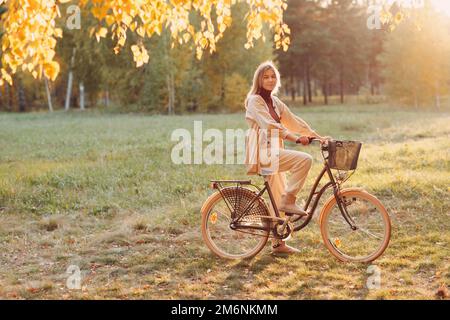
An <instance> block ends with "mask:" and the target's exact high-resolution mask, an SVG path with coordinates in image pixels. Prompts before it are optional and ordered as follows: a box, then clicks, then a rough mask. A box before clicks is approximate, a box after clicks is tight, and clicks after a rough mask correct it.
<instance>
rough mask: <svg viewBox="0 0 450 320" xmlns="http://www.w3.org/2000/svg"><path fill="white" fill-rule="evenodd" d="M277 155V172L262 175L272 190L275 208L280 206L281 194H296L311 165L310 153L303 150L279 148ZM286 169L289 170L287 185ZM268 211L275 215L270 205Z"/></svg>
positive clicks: (303, 182)
mask: <svg viewBox="0 0 450 320" xmlns="http://www.w3.org/2000/svg"><path fill="white" fill-rule="evenodd" d="M279 155H280V156H279V166H278V172H277V173H275V174H272V175H266V176H264V178H265V180H266V181H267V182H268V183H269V186H270V190H272V195H273V198H274V200H275V204H276V205H277V208H279V207H280V203H281V197H282V196H283V194H290V195H293V196H296V195H297V193H298V192H299V191H300V190H301V189H302V187H303V185H304V184H305V180H306V177H307V176H308V172H309V170H310V169H311V165H312V157H311V155H309V154H307V153H305V152H301V151H296V150H286V149H280V153H279ZM286 171H290V172H291V176H290V177H289V181H288V183H287V185H286ZM269 204H270V202H269ZM269 211H270V214H271V215H273V216H275V211H274V209H273V207H272V205H269ZM280 215H282V216H283V215H284V213H282V212H280Z"/></svg>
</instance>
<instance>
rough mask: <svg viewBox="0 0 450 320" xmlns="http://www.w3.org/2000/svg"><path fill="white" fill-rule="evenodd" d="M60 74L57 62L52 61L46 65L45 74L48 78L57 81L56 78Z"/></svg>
mask: <svg viewBox="0 0 450 320" xmlns="http://www.w3.org/2000/svg"><path fill="white" fill-rule="evenodd" d="M58 73H59V63H58V62H56V61H51V62H49V63H46V64H44V74H45V75H46V76H47V78H49V79H51V80H52V81H55V79H56V77H57V76H58Z"/></svg>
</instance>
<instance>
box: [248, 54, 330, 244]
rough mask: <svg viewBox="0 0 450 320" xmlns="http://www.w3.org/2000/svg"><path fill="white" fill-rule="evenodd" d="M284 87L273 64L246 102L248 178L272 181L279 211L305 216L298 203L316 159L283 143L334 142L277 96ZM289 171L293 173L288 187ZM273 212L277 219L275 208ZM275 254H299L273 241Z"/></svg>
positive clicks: (259, 74) (258, 76)
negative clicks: (255, 175) (258, 176)
mask: <svg viewBox="0 0 450 320" xmlns="http://www.w3.org/2000/svg"><path fill="white" fill-rule="evenodd" d="M280 86H281V83H280V74H279V72H278V70H277V68H276V67H275V65H274V64H273V63H272V62H271V61H266V62H263V63H262V64H260V65H259V67H258V68H257V69H256V72H255V75H254V77H253V85H252V88H251V90H250V91H249V93H248V94H247V99H246V101H245V109H246V113H245V120H246V121H247V123H248V125H249V127H250V130H249V131H248V134H247V136H246V156H245V164H246V166H247V174H249V175H252V174H260V175H263V176H264V178H265V179H266V181H268V183H269V186H270V188H271V190H272V193H273V197H274V200H275V203H276V205H277V207H278V210H279V211H281V212H289V213H304V211H303V210H302V208H300V207H299V206H298V205H296V203H295V202H296V195H297V193H298V192H299V191H300V190H301V189H302V187H303V185H304V183H305V180H306V177H307V175H308V172H309V170H310V168H311V164H312V157H311V156H310V155H309V154H307V153H305V152H300V151H295V150H286V149H284V142H283V140H289V141H293V142H295V143H301V144H302V145H308V144H309V138H310V137H314V138H318V139H320V140H322V141H325V140H327V139H330V138H329V137H321V136H320V135H318V134H317V133H316V132H315V131H314V130H312V129H311V128H310V127H309V125H308V124H307V123H306V122H305V121H303V120H302V119H301V118H299V117H297V116H296V115H294V114H293V113H292V112H291V111H290V110H289V108H288V107H287V106H286V105H285V104H284V103H283V102H282V101H281V100H280V99H279V98H278V97H276V96H275V95H274V94H276V93H277V92H278V89H279V88H280ZM268 159H269V160H268ZM286 171H290V172H291V177H290V179H289V181H288V182H287V184H286V174H285V172H286ZM270 211H271V214H272V215H275V213H274V211H273V208H272V206H270ZM272 252H274V253H295V252H299V250H298V249H295V248H292V247H290V246H288V245H286V243H285V242H284V241H281V240H273V241H272Z"/></svg>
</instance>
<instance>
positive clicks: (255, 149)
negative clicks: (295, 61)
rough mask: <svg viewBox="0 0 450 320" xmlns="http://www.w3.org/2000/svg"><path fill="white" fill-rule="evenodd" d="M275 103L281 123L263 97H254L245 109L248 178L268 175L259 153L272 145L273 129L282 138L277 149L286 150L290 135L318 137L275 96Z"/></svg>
mask: <svg viewBox="0 0 450 320" xmlns="http://www.w3.org/2000/svg"><path fill="white" fill-rule="evenodd" d="M272 101H273V106H274V108H275V112H276V113H277V114H278V116H279V117H280V122H281V123H277V122H276V121H275V120H274V119H273V118H272V116H271V115H270V113H269V107H268V105H267V104H266V102H265V101H264V99H263V98H262V97H261V96H260V95H256V94H255V95H251V96H250V97H249V99H248V100H247V103H246V106H245V109H246V113H245V120H246V121H247V123H248V126H249V128H250V129H249V130H248V132H247V135H246V139H245V162H244V163H245V165H246V166H247V174H249V175H254V174H267V172H266V171H264V168H265V167H267V166H268V164H267V163H262V162H261V159H260V152H261V146H266V145H270V140H271V134H270V133H271V132H274V131H272V130H273V129H275V130H277V131H275V132H276V133H278V137H279V144H278V146H277V147H276V148H282V149H284V143H283V140H284V139H285V138H286V136H287V135H288V133H289V132H291V133H295V134H299V135H302V136H317V133H316V132H315V131H314V130H312V129H311V128H310V127H309V125H308V124H307V123H306V122H305V121H303V120H302V119H301V118H300V117H298V116H296V115H295V114H293V113H292V112H291V110H289V108H288V106H287V105H285V104H284V103H283V102H282V101H281V100H280V99H279V98H278V97H276V96H272ZM275 139H276V138H275ZM272 150H274V149H272ZM275 151H276V150H275Z"/></svg>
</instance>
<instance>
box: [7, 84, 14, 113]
mask: <svg viewBox="0 0 450 320" xmlns="http://www.w3.org/2000/svg"><path fill="white" fill-rule="evenodd" d="M6 96H7V98H8V100H7V105H8V106H7V108H8V111H13V110H14V87H13V86H10V85H9V83H7V84H6Z"/></svg>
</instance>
